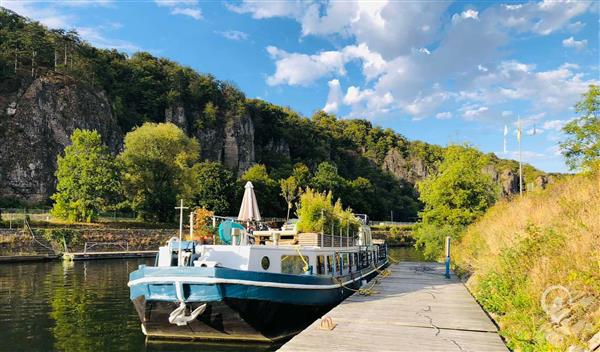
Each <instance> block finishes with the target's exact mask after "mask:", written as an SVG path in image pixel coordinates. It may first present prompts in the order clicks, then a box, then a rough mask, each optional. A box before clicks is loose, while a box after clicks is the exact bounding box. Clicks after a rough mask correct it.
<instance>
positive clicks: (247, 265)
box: [157, 221, 386, 276]
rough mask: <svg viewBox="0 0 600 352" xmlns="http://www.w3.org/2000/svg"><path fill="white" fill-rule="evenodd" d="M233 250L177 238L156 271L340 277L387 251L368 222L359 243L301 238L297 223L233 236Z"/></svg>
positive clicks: (163, 249)
mask: <svg viewBox="0 0 600 352" xmlns="http://www.w3.org/2000/svg"><path fill="white" fill-rule="evenodd" d="M231 239H232V240H231V243H232V244H230V245H200V244H195V243H193V242H185V241H184V242H182V243H181V245H182V250H181V256H177V253H179V245H180V244H179V241H178V240H177V239H176V238H173V239H171V240H170V241H169V243H168V244H167V246H163V247H160V249H159V255H158V259H157V266H195V267H225V268H230V269H236V270H244V271H253V272H259V273H260V272H266V273H278V274H279V273H280V274H292V275H326V276H342V275H347V274H351V273H354V272H358V271H360V270H361V269H364V268H367V267H369V266H371V265H376V264H377V263H379V262H383V261H385V259H386V253H385V247H382V246H379V245H377V244H373V240H372V238H371V231H370V229H369V227H368V225H366V221H364V222H363V225H362V226H361V228H360V230H359V233H358V237H357V238H354V236H352V237H351V236H349V234H346V236H345V235H344V234H343V233H341V234H340V235H337V236H336V235H333V236H332V235H326V234H323V233H298V232H297V231H296V229H295V224H294V222H288V223H287V224H286V225H284V226H283V227H282V228H281V229H268V230H263V231H254V232H253V233H247V232H245V231H238V229H234V230H233V231H232V236H231Z"/></svg>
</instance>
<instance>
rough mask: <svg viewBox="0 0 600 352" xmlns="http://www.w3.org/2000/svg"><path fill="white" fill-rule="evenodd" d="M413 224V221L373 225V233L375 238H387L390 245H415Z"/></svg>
mask: <svg viewBox="0 0 600 352" xmlns="http://www.w3.org/2000/svg"><path fill="white" fill-rule="evenodd" d="M413 226H414V224H412V223H406V224H382V225H371V233H372V236H373V238H374V239H381V240H385V243H387V245H388V246H389V247H412V246H414V245H415V239H414V237H413V235H412V230H413Z"/></svg>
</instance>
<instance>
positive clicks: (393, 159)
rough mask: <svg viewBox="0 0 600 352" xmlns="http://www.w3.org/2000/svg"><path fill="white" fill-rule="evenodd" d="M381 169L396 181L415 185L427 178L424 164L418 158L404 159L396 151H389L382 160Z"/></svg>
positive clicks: (427, 174)
mask: <svg viewBox="0 0 600 352" xmlns="http://www.w3.org/2000/svg"><path fill="white" fill-rule="evenodd" d="M383 169H384V170H385V171H388V172H390V173H391V174H392V175H394V176H396V178H398V179H402V180H405V181H408V182H410V183H413V184H414V183H416V182H417V181H420V180H422V179H424V178H426V177H427V176H429V173H428V171H427V168H426V165H425V162H424V161H423V160H421V159H419V158H416V157H412V158H405V157H404V156H403V155H402V154H401V153H400V151H398V150H397V149H395V148H394V149H391V150H390V151H389V152H388V153H387V155H386V156H385V159H384V160H383Z"/></svg>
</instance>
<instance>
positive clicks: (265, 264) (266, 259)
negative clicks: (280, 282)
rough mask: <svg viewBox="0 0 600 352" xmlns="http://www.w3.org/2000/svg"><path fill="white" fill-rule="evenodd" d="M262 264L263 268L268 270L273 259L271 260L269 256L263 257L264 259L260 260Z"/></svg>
mask: <svg viewBox="0 0 600 352" xmlns="http://www.w3.org/2000/svg"><path fill="white" fill-rule="evenodd" d="M260 266H262V268H263V270H268V269H269V266H271V261H270V260H269V257H267V256H264V257H262V259H261V260H260Z"/></svg>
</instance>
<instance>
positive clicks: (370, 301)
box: [280, 262, 508, 352]
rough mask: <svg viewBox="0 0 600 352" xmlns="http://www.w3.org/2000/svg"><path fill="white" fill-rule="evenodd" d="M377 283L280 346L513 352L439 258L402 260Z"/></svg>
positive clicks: (358, 349) (287, 349) (305, 349)
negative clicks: (327, 321)
mask: <svg viewBox="0 0 600 352" xmlns="http://www.w3.org/2000/svg"><path fill="white" fill-rule="evenodd" d="M390 270H391V275H390V276H388V277H385V278H381V279H380V280H379V282H380V283H379V284H376V285H375V286H374V288H373V289H374V290H375V291H377V292H378V293H376V294H374V295H371V296H363V295H359V294H357V293H355V294H354V295H352V296H350V297H349V298H348V299H346V300H345V301H344V302H342V303H341V304H340V305H338V306H337V307H335V308H334V309H332V310H331V311H330V312H329V313H327V314H326V315H325V317H331V319H332V320H333V323H334V324H337V325H335V328H334V329H333V330H324V329H321V328H319V326H320V325H321V320H317V321H316V322H314V323H313V324H312V325H311V326H309V327H308V328H307V329H305V330H304V331H303V332H301V333H300V334H299V335H297V336H295V337H294V338H293V339H291V340H290V341H289V342H287V343H286V344H284V345H283V346H282V347H281V349H280V351H294V352H298V351H328V352H329V351H486V352H487V351H508V349H507V348H506V346H505V344H504V342H503V341H502V339H501V338H500V336H499V335H498V330H497V328H496V326H495V325H494V323H493V322H492V321H491V319H490V318H489V317H488V316H487V315H486V314H485V312H484V311H483V310H482V309H481V307H480V306H479V305H478V304H477V302H476V301H475V299H474V298H473V297H472V296H471V294H470V293H469V291H468V290H467V288H466V287H465V286H464V285H463V284H462V283H461V282H460V281H459V280H458V279H456V278H454V277H452V278H450V279H446V278H445V277H444V266H443V264H438V263H420V262H419V263H417V262H402V263H400V264H396V265H391V266H390Z"/></svg>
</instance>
